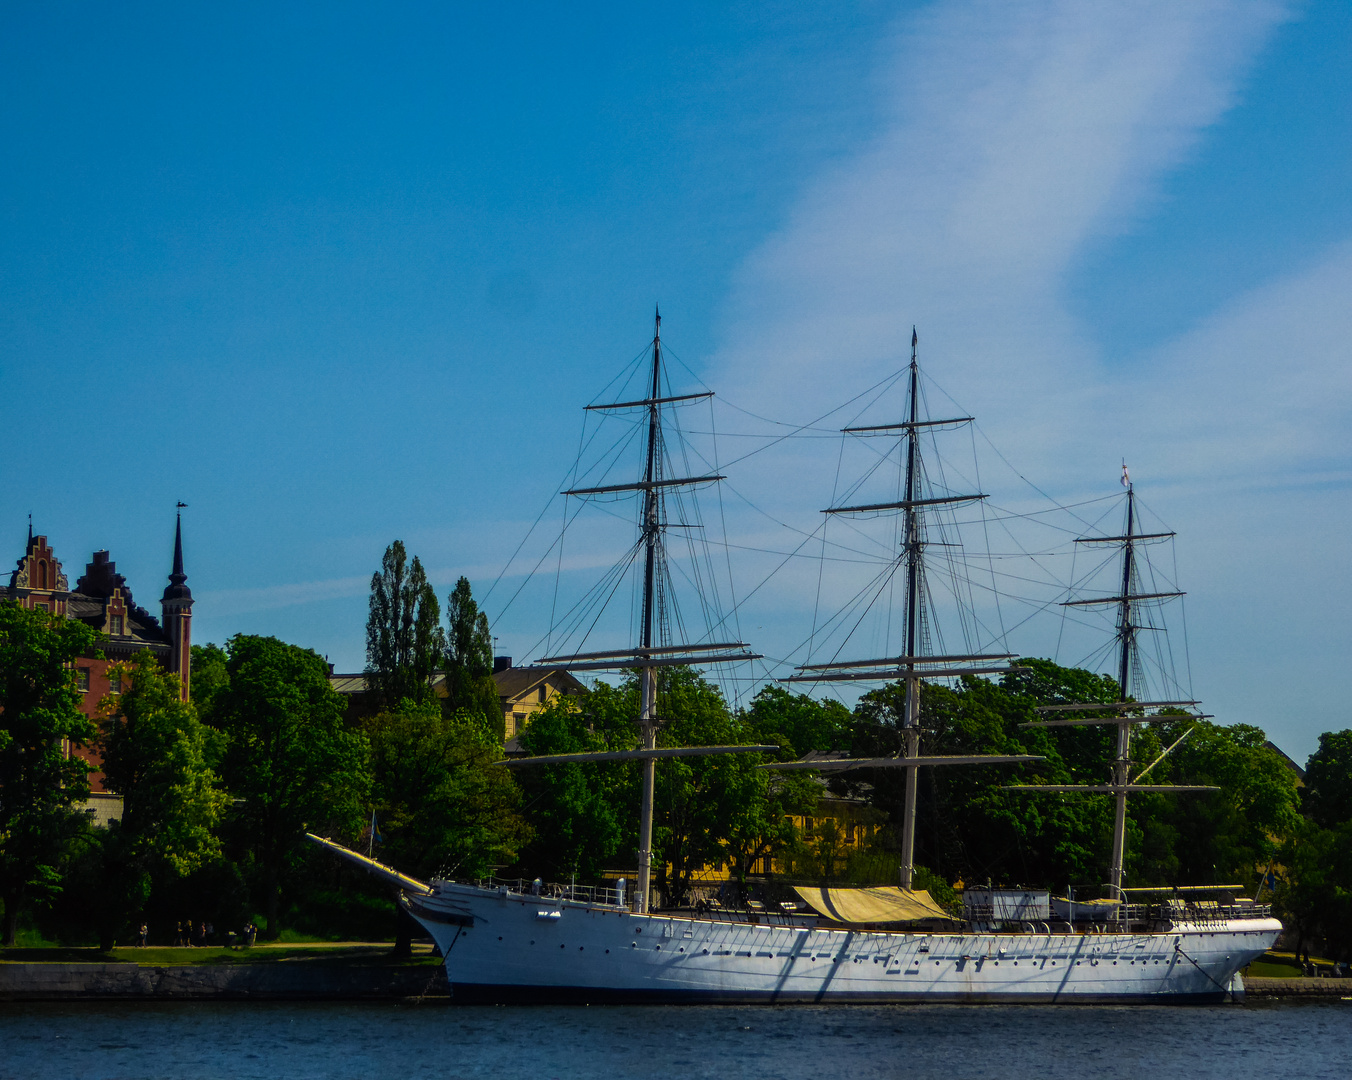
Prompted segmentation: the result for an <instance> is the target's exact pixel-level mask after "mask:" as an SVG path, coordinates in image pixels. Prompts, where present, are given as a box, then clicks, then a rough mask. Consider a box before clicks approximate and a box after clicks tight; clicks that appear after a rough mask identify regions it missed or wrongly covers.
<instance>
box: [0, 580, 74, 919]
mask: <svg viewBox="0 0 1352 1080" xmlns="http://www.w3.org/2000/svg"><path fill="white" fill-rule="evenodd" d="M94 642H95V637H94V632H93V631H92V630H91V629H90V628H89V627H87V626H85V625H84V624H83V623H81V622H78V621H76V620H68V619H63V618H61V617H59V616H52V615H48V614H47V613H46V612H42V611H29V610H27V609H25V608H22V607H20V606H19V605H18V604H15V603H12V602H10V601H0V900H3V902H4V927H3V940H4V943H5V944H7V945H12V944H13V943H14V938H15V933H16V931H17V928H18V919H19V913H20V911H22V910H23V909H24V907H25V906H26V905H28V904H30V903H32V902H33V901H34V900H39V899H45V898H48V897H50V896H51V895H52V894H53V893H54V892H55V891H56V890H57V889H59V887H60V886H59V880H58V862H59V857H60V853H61V850H62V846H63V845H62V843H61V840H62V838H63V836H65V835H66V834H67V833H68V832H69V831H70V829H71V827H72V821H71V819H72V809H71V808H72V806H73V805H74V804H76V803H80V802H83V801H84V800H85V799H86V798H88V796H89V767H88V766H87V765H86V764H85V762H84V761H82V760H81V759H80V758H78V757H75V756H73V755H70V754H68V753H67V752H66V749H65V747H66V744H67V743H70V744H76V745H79V744H82V743H87V742H89V741H90V740H91V739H92V738H93V736H94V725H93V723H92V722H91V721H90V720H89V719H88V718H87V717H85V716H83V715H82V714H81V713H80V710H79V691H77V690H76V688H75V673H74V671H73V670H72V665H73V662H74V661H75V660H76V658H77V657H80V656H84V655H88V654H89V653H90V652H91V651H92V650H93V648H94Z"/></svg>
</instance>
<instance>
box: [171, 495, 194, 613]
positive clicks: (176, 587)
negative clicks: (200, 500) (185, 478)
mask: <svg viewBox="0 0 1352 1080" xmlns="http://www.w3.org/2000/svg"><path fill="white" fill-rule="evenodd" d="M187 505H188V504H187V503H179V504H178V513H177V514H176V515H175V521H174V569H173V571H172V572H171V573H170V575H169V587H168V588H167V589H165V590H164V600H165V601H166V602H168V601H170V600H192V590H191V589H189V588H188V586H187V585H186V584H185V582H186V581H187V580H188V575H187V574H185V573H184V572H183V508H184V507H185V506H187Z"/></svg>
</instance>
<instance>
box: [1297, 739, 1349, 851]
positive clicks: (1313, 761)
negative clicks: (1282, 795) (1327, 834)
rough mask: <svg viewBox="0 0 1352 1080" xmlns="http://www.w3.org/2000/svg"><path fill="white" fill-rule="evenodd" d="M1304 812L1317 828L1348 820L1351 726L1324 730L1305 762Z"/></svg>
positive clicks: (1329, 826)
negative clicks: (1349, 728) (1313, 750)
mask: <svg viewBox="0 0 1352 1080" xmlns="http://www.w3.org/2000/svg"><path fill="white" fill-rule="evenodd" d="M1303 798H1304V809H1305V813H1306V814H1308V815H1309V816H1310V818H1311V819H1312V820H1313V821H1314V822H1315V823H1316V824H1318V825H1319V826H1320V827H1321V828H1325V829H1332V828H1334V827H1336V826H1338V825H1341V824H1342V823H1343V822H1345V821H1352V730H1345V731H1326V732H1324V734H1322V735H1320V736H1319V749H1318V750H1316V751H1315V752H1314V753H1313V754H1312V755H1310V760H1309V761H1308V762H1307V763H1306V766H1305V794H1304V797H1303Z"/></svg>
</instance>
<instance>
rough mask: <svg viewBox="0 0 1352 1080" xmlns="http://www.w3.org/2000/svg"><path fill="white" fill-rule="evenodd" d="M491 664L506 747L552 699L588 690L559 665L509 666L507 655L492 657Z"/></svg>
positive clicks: (571, 695) (509, 659)
mask: <svg viewBox="0 0 1352 1080" xmlns="http://www.w3.org/2000/svg"><path fill="white" fill-rule="evenodd" d="M504 661H505V663H504ZM493 667H494V670H493V683H494V685H496V686H497V688H498V702H499V704H501V706H502V719H503V727H502V730H503V732H504V733H505V734H504V735H503V738H504V739H505V740H506V742H507V743H508V744H509V748H510V744H511V743H512V741H513V740H514V739H515V738H516V737H517V736H518V735H520V734H521V732H522V730H523V729H524V728H525V726H526V725H527V724H529V723H530V718H531V717H532V716H534V715H535V714H536V713H537V712H539V711H540V710H541V709H543V708H544V707H545V706H546V705H548V704H549V703H550V702H551V701H553V700H555V699H556V698H558V697H560V696H564V697H574V696H576V695H579V694H585V693H586V692H587V688H586V687H585V686H584V685H583V684H582V683H581V682H579V681H578V680H577V679H575V678H574V677H573V676H572V675H570V674H569V673H568V672H567V671H565V670H563V669H562V668H551V667H512V661H511V658H510V657H506V656H499V657H495V658H494V663H493Z"/></svg>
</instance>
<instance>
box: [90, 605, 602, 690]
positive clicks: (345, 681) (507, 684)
mask: <svg viewBox="0 0 1352 1080" xmlns="http://www.w3.org/2000/svg"><path fill="white" fill-rule="evenodd" d="M99 611H100V612H101V611H102V608H100V609H99ZM551 676H553V679H552V681H553V682H554V684H555V685H561V686H562V688H563V691H564V692H565V693H572V692H576V691H578V690H585V689H586V687H585V686H584V685H583V684H582V683H580V682H579V681H578V680H577V679H575V678H574V677H573V676H572V675H570V674H568V672H567V671H566V670H565V669H563V668H552V667H514V668H506V669H504V670H502V671H498V672H495V673H494V675H493V684H494V685H495V686H496V687H497V690H498V697H504V698H507V699H508V700H511V699H512V698H518V697H520V696H521V695H522V694H525V693H529V692H530V691H531V690H534V689H535V688H536V687H537V686H539V685H540V684H541V683H542V682H547V681H551V679H550V677H551ZM445 681H446V673H445V672H444V671H437V672H434V673H433V675H432V686H433V687H434V688H435V687H438V686H440V685H441V684H442V683H444V682H445ZM329 685H330V686H331V687H333V689H334V690H336V691H337V692H338V693H340V694H364V693H365V692H366V675H365V674H364V673H362V672H356V673H353V674H347V675H343V674H336V673H335V674H332V675H330V676H329Z"/></svg>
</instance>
